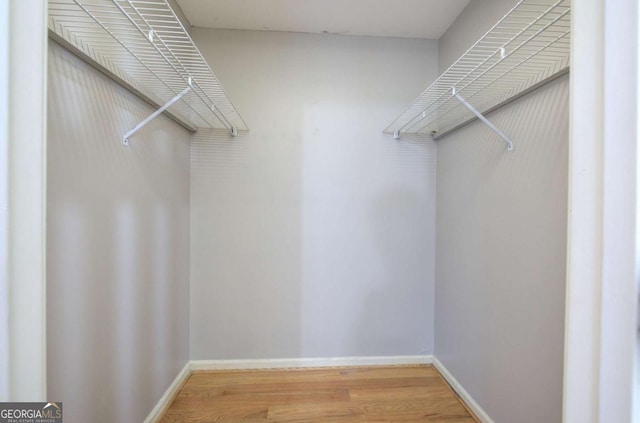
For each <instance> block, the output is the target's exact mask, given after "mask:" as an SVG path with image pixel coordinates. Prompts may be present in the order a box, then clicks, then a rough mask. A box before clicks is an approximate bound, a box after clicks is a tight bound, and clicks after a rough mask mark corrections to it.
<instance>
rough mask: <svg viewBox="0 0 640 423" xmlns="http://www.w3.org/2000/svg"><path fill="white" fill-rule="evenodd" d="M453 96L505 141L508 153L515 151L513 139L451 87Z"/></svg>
mask: <svg viewBox="0 0 640 423" xmlns="http://www.w3.org/2000/svg"><path fill="white" fill-rule="evenodd" d="M450 91H451V94H452V95H453V96H454V97H455V98H456V99H458V101H459V102H460V103H462V105H463V106H464V107H466V108H467V109H469V110H470V111H471V113H473V114H474V115H476V117H477V118H478V119H480V120H481V121H482V122H484V124H485V125H487V126H488V127H489V128H490V129H491V130H492V131H493V132H495V133H496V134H498V136H499V137H500V138H502V139H503V140H504V142H506V143H507V151H513V142H512V141H511V139H510V138H509V137H508V136H507V135H506V134H505V133H504V132H502V131H501V130H499V129H498V128H496V126H495V125H494V124H493V123H491V122H490V121H489V119H487V118H486V117H484V115H483V114H482V113H480V112H479V111H478V110H477V109H476V108H475V107H473V106H472V105H471V103H469V102H468V101H467V100H465V99H464V97H462V96H461V95H460V94H458V92H457V91H456V87H451V89H450Z"/></svg>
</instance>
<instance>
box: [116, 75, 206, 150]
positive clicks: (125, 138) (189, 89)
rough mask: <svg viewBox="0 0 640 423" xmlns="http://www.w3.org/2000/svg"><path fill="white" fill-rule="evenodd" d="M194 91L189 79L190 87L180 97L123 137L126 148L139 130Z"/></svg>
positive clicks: (174, 98) (172, 100) (152, 114)
mask: <svg viewBox="0 0 640 423" xmlns="http://www.w3.org/2000/svg"><path fill="white" fill-rule="evenodd" d="M192 89H193V82H192V80H191V77H189V86H188V87H187V88H185V89H184V90H182V92H181V93H179V94H178V95H176V96H175V97H173V98H172V99H171V100H169V101H168V102H167V103H166V104H165V105H164V106H162V107H160V108H159V109H158V110H156V111H155V112H153V113H151V114H150V115H149V116H147V118H146V119H145V120H143V121H142V122H140V123H139V124H137V125H136V127H135V128H133V129H132V130H130V131H129V132H127V133H126V134H124V137H122V144H123V145H125V146H128V145H129V138H131V137H132V136H133V135H134V134H135V133H136V132H138V131H139V130H141V129H142V128H144V126H145V125H146V124H147V123H149V122H151V121H152V120H154V119H155V118H156V117H158V115H160V114H162V113H163V112H164V111H165V110H167V109H168V108H169V107H171V106H173V104H174V103H176V102H178V101H180V99H181V98H182V97H184V96H185V95H186V94H187V93H188V92H189V91H191V90H192Z"/></svg>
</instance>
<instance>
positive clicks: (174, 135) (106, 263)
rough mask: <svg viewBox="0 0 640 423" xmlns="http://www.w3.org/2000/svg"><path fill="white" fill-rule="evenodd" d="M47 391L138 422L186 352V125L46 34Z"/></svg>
mask: <svg viewBox="0 0 640 423" xmlns="http://www.w3.org/2000/svg"><path fill="white" fill-rule="evenodd" d="M48 87H49V92H48V175H47V184H48V185H47V190H48V193H47V195H48V198H47V283H48V288H47V344H48V357H47V360H48V363H47V367H48V394H49V395H50V396H51V397H52V398H56V400H57V401H63V402H64V403H65V418H66V419H67V420H69V421H70V422H81V421H83V422H85V421H86V422H88V421H91V422H105V423H107V422H114V421H118V422H139V421H142V420H144V418H145V417H146V416H147V415H148V413H149V412H150V411H151V409H152V408H153V406H154V405H155V403H156V402H157V401H158V399H159V398H160V396H161V395H162V394H163V393H164V391H165V390H166V388H167V387H168V386H169V384H170V383H171V382H172V381H173V378H174V377H175V375H176V374H177V373H178V372H179V371H180V369H181V368H182V367H183V366H184V364H185V362H186V361H187V360H188V350H187V343H188V338H187V336H188V296H187V292H188V247H189V246H188V228H189V221H188V219H189V215H188V207H189V156H188V154H189V134H188V133H187V132H186V131H184V130H183V129H182V128H180V127H178V126H177V125H175V124H174V123H172V122H170V121H169V120H168V119H167V118H165V117H159V118H158V119H156V120H154V121H153V122H152V123H151V124H150V125H149V126H147V127H145V128H144V129H143V130H142V131H141V132H139V133H138V134H136V136H135V137H134V138H133V139H132V140H131V144H130V146H129V147H123V146H122V135H123V134H124V133H125V132H126V131H127V130H129V129H130V128H131V127H133V126H135V125H136V124H137V123H138V122H139V120H141V119H144V117H146V116H147V115H148V114H150V113H151V111H152V109H151V107H149V106H148V105H146V104H145V103H143V102H141V101H140V100H139V99H137V98H136V97H134V96H133V95H132V94H131V93H129V92H128V91H126V90H125V89H124V88H122V87H120V86H118V85H117V84H115V83H114V82H112V81H111V80H109V79H108V78H106V77H104V76H103V75H101V74H99V73H98V72H96V71H95V70H94V69H93V68H91V67H89V66H88V65H86V64H85V63H84V62H81V61H80V60H79V59H77V58H75V57H74V56H72V55H71V54H70V53H68V52H67V51H66V50H64V49H63V48H62V47H60V46H58V45H57V44H55V43H50V47H49V84H48Z"/></svg>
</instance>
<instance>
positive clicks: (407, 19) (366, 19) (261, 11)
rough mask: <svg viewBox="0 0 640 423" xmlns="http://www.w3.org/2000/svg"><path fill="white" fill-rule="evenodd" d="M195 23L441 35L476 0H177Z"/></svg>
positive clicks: (344, 32) (239, 27) (331, 31)
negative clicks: (471, 1) (471, 0)
mask: <svg viewBox="0 0 640 423" xmlns="http://www.w3.org/2000/svg"><path fill="white" fill-rule="evenodd" d="M177 1H178V4H179V5H180V7H181V8H182V10H183V11H184V13H185V15H186V16H187V19H189V21H190V22H191V24H192V25H193V26H200V27H206V28H227V29H250V30H261V31H292V32H311V33H324V32H328V33H332V34H343V35H370V36H381V37H411V38H431V39H437V38H440V37H441V36H442V34H444V32H445V31H446V30H447V28H448V27H449V25H451V24H452V23H453V21H454V20H455V19H456V17H457V16H458V15H459V14H460V12H462V9H464V8H465V6H466V5H467V4H468V3H469V1H470V0H177Z"/></svg>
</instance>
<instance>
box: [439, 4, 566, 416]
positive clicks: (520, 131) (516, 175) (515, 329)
mask: <svg viewBox="0 0 640 423" xmlns="http://www.w3.org/2000/svg"><path fill="white" fill-rule="evenodd" d="M485 4H486V2H482V1H472V3H470V5H469V6H468V8H467V9H465V11H464V12H463V15H461V16H460V18H459V19H458V21H456V23H454V25H452V27H451V28H450V30H449V31H456V33H450V32H448V33H447V34H446V35H445V37H443V43H442V44H441V49H442V51H441V57H444V58H449V57H452V56H456V55H458V54H461V53H463V52H464V51H465V50H466V48H467V47H468V46H469V45H470V44H471V43H473V42H474V41H475V37H477V36H479V35H482V33H484V32H485V31H486V30H487V29H488V28H489V27H490V26H492V25H493V23H495V21H496V20H497V19H499V18H500V17H501V16H502V15H503V14H504V13H506V11H508V9H509V8H510V7H511V6H512V5H513V4H514V2H512V1H503V2H502V8H503V9H504V10H499V9H500V7H498V6H500V5H499V4H498V2H493V1H492V2H490V4H492V5H493V6H490V5H488V6H487V9H483V5H485ZM492 7H493V10H494V13H493V15H494V16H493V18H492V19H493V20H492V21H491V22H487V21H486V20H483V18H486V19H489V17H488V16H489V15H491V14H492V13H488V12H487V11H488V9H490V8H492ZM485 12H486V13H485ZM480 28H481V29H480ZM447 40H448V41H447ZM451 40H456V41H455V42H452V41H451ZM454 53H455V54H454ZM445 60H449V59H445ZM568 94H569V77H568V76H565V77H562V78H560V79H558V80H556V81H554V82H553V83H552V84H550V85H547V86H545V87H543V88H540V89H538V90H537V91H535V92H533V93H531V94H529V95H527V96H525V97H523V98H522V99H520V100H517V101H516V102H514V103H512V104H510V105H508V106H506V107H504V108H502V109H500V110H499V111H497V112H495V113H493V114H491V115H490V116H489V118H490V120H492V121H493V122H494V123H495V124H496V125H497V126H498V127H499V128H500V129H501V130H503V131H504V132H505V133H507V134H509V135H510V136H511V138H512V139H513V140H514V144H515V150H514V151H513V152H512V153H507V152H506V150H505V148H504V143H503V142H502V141H501V140H500V139H499V138H498V137H497V136H496V135H495V134H493V133H492V132H491V131H490V130H489V129H487V128H486V127H485V126H484V125H482V124H481V123H478V122H475V123H473V124H471V125H469V126H467V127H465V128H462V129H460V130H458V131H456V132H454V133H453V134H451V135H450V136H448V137H445V138H444V139H442V140H441V141H439V143H438V167H437V168H438V170H437V217H436V220H437V241H436V251H437V255H436V318H435V323H436V325H435V346H436V349H435V352H436V356H437V357H438V359H439V360H440V361H441V362H443V363H444V365H445V366H446V367H447V368H448V369H449V370H450V371H451V373H452V374H453V376H454V377H455V378H456V379H457V380H458V381H459V382H460V383H461V384H462V385H463V386H464V387H465V389H466V390H467V391H468V392H469V393H470V394H471V396H472V397H473V398H474V399H475V400H476V401H477V402H478V403H479V404H480V406H481V407H482V408H484V410H485V411H486V412H487V413H488V414H489V416H491V417H492V418H493V419H494V420H495V422H496V423H507V422H518V423H533V422H549V423H552V422H560V421H561V419H562V374H563V334H564V331H563V328H564V299H565V269H566V264H565V260H566V236H567V235H566V229H567V195H568V193H567V185H568V182H567V154H568V153H567V144H568V112H569V101H568V99H569V97H568Z"/></svg>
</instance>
